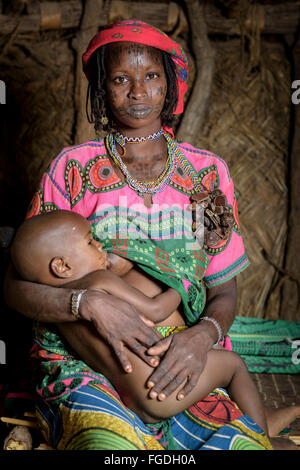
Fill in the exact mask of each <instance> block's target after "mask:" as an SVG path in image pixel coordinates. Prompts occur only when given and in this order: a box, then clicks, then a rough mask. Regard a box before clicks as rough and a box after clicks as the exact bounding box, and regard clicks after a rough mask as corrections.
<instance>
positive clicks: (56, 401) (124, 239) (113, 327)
mask: <svg viewBox="0 0 300 470" xmlns="http://www.w3.org/2000/svg"><path fill="white" fill-rule="evenodd" d="M83 65H84V71H85V73H86V75H87V77H88V78H89V97H90V100H91V119H90V120H91V121H92V122H94V123H95V128H96V129H99V128H101V127H103V128H104V129H105V130H107V131H108V135H107V137H106V138H105V140H99V141H91V142H87V143H84V144H82V145H78V146H75V147H70V148H67V149H64V150H63V151H62V153H60V155H59V156H58V157H57V158H56V159H55V160H54V161H53V162H52V163H51V165H50V167H49V169H48V170H47V172H46V173H45V174H44V176H43V178H42V182H41V186H40V188H39V191H38V192H37V193H36V195H35V197H34V199H33V204H32V207H31V210H30V211H29V214H28V216H32V215H36V214H38V213H40V212H42V211H44V210H55V209H57V208H59V209H67V210H74V211H75V212H78V213H80V214H81V215H84V217H86V218H87V219H88V220H89V222H90V224H91V227H92V232H93V235H94V237H95V238H98V239H101V241H102V242H103V244H104V246H105V248H106V249H107V250H108V251H111V252H113V253H115V254H118V255H120V256H122V257H125V258H126V257H127V258H129V259H131V260H132V261H134V262H135V263H137V264H138V266H139V267H140V269H141V270H142V271H143V272H144V273H145V272H146V273H147V274H148V275H149V282H148V284H147V286H145V288H146V289H147V293H148V295H151V292H153V295H155V294H154V293H155V292H156V293H157V292H158V291H159V290H160V289H161V284H160V282H163V283H165V284H168V285H170V286H171V287H172V286H173V285H174V283H175V284H176V283H177V285H179V284H180V285H181V290H182V285H183V286H184V292H183V294H182V295H183V296H184V297H186V298H187V299H188V300H187V302H186V305H187V304H188V303H189V302H190V303H192V304H193V305H196V304H197V306H198V309H197V312H198V315H197V316H196V317H195V316H194V317H193V316H192V314H190V315H189V314H188V313H187V312H189V310H188V308H185V309H184V314H185V322H186V323H187V324H188V325H189V326H190V328H188V329H186V330H184V331H181V332H179V333H177V334H175V335H171V336H168V337H167V338H164V339H162V340H160V341H158V336H157V335H156V333H155V332H154V330H153V329H152V328H151V326H152V324H151V322H149V321H148V320H147V319H146V318H142V316H140V317H138V318H137V312H136V311H135V310H134V309H133V308H132V307H131V306H130V305H128V304H126V303H124V302H122V301H120V300H119V299H117V298H114V297H113V296H109V295H106V294H101V293H99V292H95V291H86V292H82V291H76V292H74V291H73V290H70V289H56V288H50V287H47V286H40V285H38V284H31V283H27V282H24V281H22V280H20V279H18V278H17V277H16V276H15V275H14V273H13V272H12V270H11V271H10V274H9V275H8V278H7V282H6V298H7V301H8V303H9V304H10V306H11V307H13V308H14V309H16V310H18V311H20V312H22V313H24V314H26V315H27V316H30V317H31V318H35V319H37V320H39V321H40V322H41V321H46V322H48V323H56V324H58V325H59V329H60V332H61V334H62V335H63V336H64V338H65V339H66V340H67V341H68V343H69V344H70V345H71V346H72V348H73V349H74V350H75V351H76V353H77V354H78V356H79V357H80V358H81V359H82V360H83V361H84V362H82V361H80V360H77V359H75V358H74V357H73V356H71V355H70V349H69V352H66V347H67V346H66V344H65V343H64V342H63V340H61V339H60V338H59V336H58V335H57V334H56V333H57V332H56V331H54V330H53V329H51V328H47V329H46V328H44V329H39V330H38V333H37V335H38V337H37V345H38V351H37V353H38V355H39V356H40V357H43V358H44V360H45V362H44V364H43V367H44V371H45V378H44V381H43V382H42V385H41V388H40V390H39V393H40V396H41V397H42V400H40V404H39V411H40V415H41V422H42V424H43V425H44V429H45V432H46V433H47V437H48V439H49V440H50V442H51V444H52V445H53V446H54V447H57V448H59V449H79V448H81V449H149V450H150V449H151V450H152V449H164V448H166V449H212V448H213V449H237V448H249V449H250V448H251V449H257V448H260V449H261V448H270V444H269V442H268V440H267V439H266V438H265V436H264V435H263V433H262V432H261V430H260V428H259V427H258V426H256V425H255V423H253V422H252V421H251V420H250V419H249V418H248V417H242V416H241V413H240V412H239V410H238V409H237V408H236V407H235V405H234V404H233V403H232V402H230V400H229V399H228V397H227V396H226V394H225V392H224V391H215V392H214V393H213V394H210V396H209V397H207V399H206V400H205V401H204V402H201V403H198V404H195V405H194V406H193V407H191V408H189V410H187V411H186V412H184V413H181V414H179V415H177V416H176V417H174V418H171V419H170V420H165V421H163V422H161V423H159V425H145V424H144V423H142V422H141V420H140V419H139V418H138V417H137V416H136V415H135V414H134V413H132V412H129V410H128V409H126V407H125V406H124V405H123V404H122V403H121V401H120V399H119V397H118V395H117V393H116V391H115V390H114V389H113V387H112V386H111V384H110V383H109V382H108V381H107V380H106V379H105V377H104V376H101V375H100V374H96V373H95V372H94V371H96V370H97V363H98V362H99V361H100V360H101V358H99V356H98V357H97V337H98V335H100V336H101V337H102V338H103V339H104V340H105V341H106V342H107V343H108V344H109V346H110V347H111V350H112V353H113V354H115V355H116V357H117V358H118V360H119V362H120V365H121V367H122V368H123V370H124V373H130V372H131V370H132V366H131V364H130V362H129V360H128V358H127V355H126V353H125V350H124V345H126V346H127V348H129V349H130V350H131V351H133V352H134V353H135V354H137V355H138V356H139V357H141V358H142V359H143V360H144V361H146V362H147V363H148V364H150V365H152V366H153V374H152V375H151V377H150V378H149V382H148V387H149V389H150V397H151V398H152V399H157V397H158V396H159V398H160V399H167V397H168V395H170V394H171V393H172V391H174V390H175V389H176V388H177V387H178V384H180V383H182V382H184V381H185V380H186V379H188V380H187V382H186V384H185V386H184V388H183V389H182V392H181V393H182V395H187V394H188V393H190V391H191V390H192V389H193V387H194V386H195V384H196V382H197V380H198V378H199V376H200V374H201V371H202V369H203V367H204V365H205V362H206V355H207V352H208V351H209V350H210V349H211V348H212V346H213V345H214V344H215V343H217V342H219V341H220V340H221V338H222V336H223V335H225V334H226V332H227V331H228V330H229V328H230V326H231V324H232V322H233V319H234V316H235V310H236V284H235V276H236V275H237V274H238V273H239V272H240V271H241V270H243V269H245V268H246V267H247V265H248V263H249V262H248V259H247V257H246V255H245V252H244V247H243V242H242V238H241V234H240V231H239V226H238V220H237V209H236V201H235V198H234V188H233V183H232V180H231V178H230V175H229V172H228V168H227V166H226V164H225V162H224V161H223V160H222V159H220V158H219V157H217V156H215V155H214V154H212V153H210V152H207V151H202V150H198V149H195V148H194V147H192V146H190V145H189V144H186V143H184V144H177V143H176V142H175V141H174V140H173V138H172V135H173V134H172V129H171V125H172V120H173V117H174V115H175V114H178V113H181V112H182V111H183V96H184V93H185V92H186V89H187V86H186V80H187V72H188V69H187V61H186V58H185V55H184V52H183V50H182V48H181V47H180V46H179V45H178V44H176V43H175V42H174V41H172V40H171V39H169V38H168V37H167V36H166V35H165V34H163V33H161V32H160V31H159V30H157V29H156V28H153V27H151V26H149V25H147V24H145V23H143V22H140V21H124V22H120V23H118V24H115V25H111V26H109V27H108V28H106V29H104V30H103V31H101V32H100V33H99V34H98V35H96V36H95V38H93V40H92V41H91V42H90V44H89V46H88V49H87V51H86V53H85V54H84V56H83ZM116 131H117V132H116ZM133 144H134V145H133ZM214 188H219V189H221V190H222V191H223V192H224V193H225V195H226V197H227V202H228V204H229V206H231V208H232V211H233V214H234V216H235V224H234V227H233V229H232V230H231V232H230V235H229V237H228V238H227V239H226V240H223V241H222V242H220V243H219V244H218V245H217V246H216V247H208V249H207V250H203V249H201V248H199V246H196V247H195V240H194V239H193V238H192V236H191V233H190V227H191V218H190V212H189V211H188V210H187V206H188V205H189V203H190V196H191V195H193V194H195V193H198V192H200V191H203V189H208V190H211V189H214ZM149 239H151V241H152V242H155V244H156V249H155V255H154V256H150V254H149V251H148V247H147V240H149ZM189 269H190V270H191V273H192V274H190V278H189V277H188V276H186V277H184V276H181V273H183V272H188V270H189ZM153 276H154V277H155V278H156V279H157V282H154V281H153V279H152V277H153ZM181 277H182V279H183V280H181ZM189 279H190V280H192V281H193V282H190V280H189ZM195 281H197V288H194V286H193V284H194V282H195ZM204 285H205V287H207V288H208V289H207V299H206V304H205V290H204ZM70 305H71V307H72V308H70ZM204 305H205V309H204ZM203 312H205V314H203ZM200 314H203V315H202V316H204V315H205V317H206V318H208V320H204V321H199V317H200ZM78 320H84V322H83V321H78ZM174 321H178V323H179V322H182V317H181V314H180V312H179V311H176V312H174ZM179 324H182V323H179ZM45 344H47V348H46V350H45V348H44V345H45ZM68 347H69V346H68ZM69 348H70V347H69ZM51 360H52V361H54V362H55V366H52V365H53V364H54V363H51ZM157 363H158V365H157ZM87 364H88V366H87ZM212 410H214V411H212ZM62 430H63V433H62Z"/></svg>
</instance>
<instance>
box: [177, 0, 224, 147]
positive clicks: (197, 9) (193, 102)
mask: <svg viewBox="0 0 300 470" xmlns="http://www.w3.org/2000/svg"><path fill="white" fill-rule="evenodd" d="M186 5H187V9H188V17H189V22H190V26H191V32H192V46H193V52H194V55H195V58H196V67H197V74H196V80H195V83H194V85H193V90H192V93H191V95H190V97H189V101H188V104H187V106H186V109H185V113H184V115H183V118H182V120H181V123H180V126H179V128H178V130H177V132H176V138H177V139H178V140H181V141H183V140H184V141H188V142H190V143H191V144H193V145H195V144H196V139H197V136H198V133H199V132H200V130H201V127H202V124H203V120H204V117H205V112H206V110H207V106H208V101H209V97H210V91H211V85H212V80H213V73H214V64H215V50H214V48H213V47H212V45H211V42H210V40H209V39H208V37H207V28H206V23H205V20H204V17H203V9H204V2H202V1H200V2H199V1H198V0H187V1H186Z"/></svg>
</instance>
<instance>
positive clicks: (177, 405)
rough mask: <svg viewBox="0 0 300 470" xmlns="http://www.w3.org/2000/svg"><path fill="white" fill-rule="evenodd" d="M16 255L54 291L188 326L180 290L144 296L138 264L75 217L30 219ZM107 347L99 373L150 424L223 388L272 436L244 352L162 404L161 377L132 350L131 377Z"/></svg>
mask: <svg viewBox="0 0 300 470" xmlns="http://www.w3.org/2000/svg"><path fill="white" fill-rule="evenodd" d="M11 256H12V261H13V263H14V265H15V268H16V269H17V271H18V272H19V274H20V276H21V277H22V278H23V279H26V280H29V281H32V282H38V283H44V284H50V285H52V286H68V287H75V286H76V287H77V288H85V289H93V290H95V289H96V290H101V291H104V292H106V293H108V294H111V295H114V296H116V297H119V298H120V299H122V300H124V301H126V302H128V303H130V304H132V305H133V306H134V307H135V308H136V309H137V310H138V311H139V312H140V313H142V314H143V315H144V316H146V317H147V318H149V319H150V320H152V321H153V322H154V324H155V325H156V326H160V325H165V326H172V325H175V324H176V325H182V326H183V325H184V320H183V318H182V317H181V315H180V313H179V311H178V310H177V308H178V306H179V304H180V301H181V299H180V295H179V294H178V293H177V291H176V290H174V289H172V288H167V289H166V290H165V291H163V292H157V291H156V292H155V291H152V292H148V294H149V295H145V294H144V293H143V292H142V291H143V290H144V289H145V286H146V284H147V278H146V277H145V275H144V274H143V273H142V272H140V271H139V270H138V269H136V268H135V267H134V265H133V263H131V262H130V261H128V260H125V259H123V258H120V257H118V256H116V255H113V254H111V253H109V254H108V253H107V252H106V251H104V250H103V249H102V246H101V244H100V243H99V242H97V241H96V240H94V239H93V237H92V234H91V230H90V226H89V223H88V221H87V220H86V219H85V218H83V217H82V216H80V215H78V214H76V213H74V212H68V211H56V212H49V213H45V214H43V215H40V216H36V217H33V218H31V219H29V220H26V221H25V222H24V224H22V226H21V227H20V228H19V230H18V231H17V233H16V236H15V239H14V241H13V244H12V247H11ZM87 274H89V275H88V276H87ZM74 281H76V282H74ZM100 347H101V357H102V359H103V360H102V362H101V364H98V365H97V370H98V372H101V373H102V374H104V375H105V376H106V377H107V378H108V380H110V382H111V383H112V384H113V385H114V386H115V388H116V390H117V391H118V393H119V395H120V396H121V398H122V400H123V402H124V403H125V404H126V406H128V408H130V409H131V410H132V411H134V412H135V413H137V414H138V415H139V416H140V418H141V419H142V420H143V421H144V422H145V423H155V422H158V421H161V420H162V419H164V418H168V417H171V416H174V415H176V414H178V413H180V412H181V411H183V410H185V409H187V408H188V407H189V406H191V405H192V404H193V403H195V402H197V401H201V400H202V399H203V398H205V397H206V396H207V395H208V394H209V393H210V392H212V391H213V390H214V389H215V388H218V387H223V388H226V389H227V390H228V392H229V395H230V397H231V399H232V400H233V401H234V402H235V403H236V404H237V405H238V407H239V408H240V410H241V411H242V412H243V413H244V414H247V415H249V416H250V417H251V418H252V419H253V420H254V421H255V422H256V423H257V424H258V425H259V426H260V427H261V428H262V429H263V431H264V432H265V434H266V435H268V426H267V422H266V417H265V413H264V409H263V405H262V403H261V401H260V398H259V395H258V392H257V390H256V387H255V385H254V383H253V381H252V379H251V376H250V374H249V373H248V370H247V368H246V366H245V364H244V362H243V360H242V359H241V358H240V357H239V356H238V355H237V354H236V353H234V352H231V351H227V350H224V349H212V350H211V351H209V352H208V355H207V362H206V365H205V368H204V370H203V372H202V374H201V376H200V379H199V380H198V383H197V385H196V386H195V388H194V389H193V390H192V392H191V393H190V394H188V395H187V396H186V397H184V398H183V399H179V398H180V389H181V388H182V387H183V386H184V384H181V386H179V387H178V389H177V390H176V391H175V392H173V393H172V394H171V395H170V396H169V397H168V398H166V399H165V400H163V401H160V400H159V399H155V400H153V399H150V397H149V389H148V388H147V386H146V384H147V380H148V378H149V376H150V375H151V373H152V372H153V369H152V368H151V366H149V365H147V364H146V363H145V362H144V361H142V360H141V359H140V358H139V357H137V356H136V355H135V354H134V353H133V352H131V351H129V350H128V357H129V360H130V361H131V363H132V365H133V371H132V372H131V373H129V374H126V373H125V372H124V371H123V370H122V369H121V367H120V365H119V363H118V361H117V360H116V359H115V358H114V356H113V355H112V353H111V349H110V348H109V346H107V345H106V343H105V342H104V341H100ZM94 368H95V367H94Z"/></svg>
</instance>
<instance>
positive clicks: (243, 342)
mask: <svg viewBox="0 0 300 470" xmlns="http://www.w3.org/2000/svg"><path fill="white" fill-rule="evenodd" d="M228 334H229V336H230V339H231V344H232V349H233V351H235V352H236V353H238V354H239V355H240V356H241V357H242V358H243V359H244V361H245V363H246V365H247V367H248V369H249V371H250V372H256V373H270V374H279V373H282V374H298V373H300V322H290V321H285V320H266V319H262V318H249V317H241V316H237V317H236V318H235V320H234V322H233V324H232V326H231V328H230V330H229V333H228ZM297 340H298V341H299V342H297ZM297 351H299V353H298V352H297Z"/></svg>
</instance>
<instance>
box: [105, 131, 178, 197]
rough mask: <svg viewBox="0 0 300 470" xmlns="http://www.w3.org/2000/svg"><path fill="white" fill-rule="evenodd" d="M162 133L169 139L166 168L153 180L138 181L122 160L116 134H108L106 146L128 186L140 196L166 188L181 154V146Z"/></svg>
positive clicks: (152, 193)
mask: <svg viewBox="0 0 300 470" xmlns="http://www.w3.org/2000/svg"><path fill="white" fill-rule="evenodd" d="M162 134H163V135H164V137H165V139H166V141H167V147H168V158H167V161H166V165H165V168H164V169H163V171H162V172H161V174H160V175H159V176H158V177H157V178H156V179H155V180H153V181H138V180H137V179H135V178H133V177H132V176H131V174H130V173H129V171H128V168H127V166H126V165H125V163H124V162H123V161H122V158H121V157H120V155H119V154H118V152H117V149H116V134H108V135H107V136H106V137H105V144H106V148H107V150H108V152H109V154H110V155H111V157H112V159H113V161H114V163H115V164H116V165H117V166H118V167H119V168H120V170H121V171H122V173H123V174H124V176H125V178H126V182H127V184H128V186H130V188H131V189H133V190H134V191H135V192H136V193H137V194H138V195H139V196H140V197H144V195H145V194H151V196H153V195H154V194H156V193H159V192H162V191H163V190H164V189H165V187H166V185H167V184H168V183H169V181H170V180H171V178H172V176H173V174H174V171H175V168H176V161H177V157H178V156H179V155H180V154H181V152H180V149H179V147H178V146H177V145H176V143H175V142H174V141H173V140H172V139H171V137H170V136H169V134H167V133H162ZM162 134H161V135H162ZM151 203H152V197H151Z"/></svg>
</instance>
